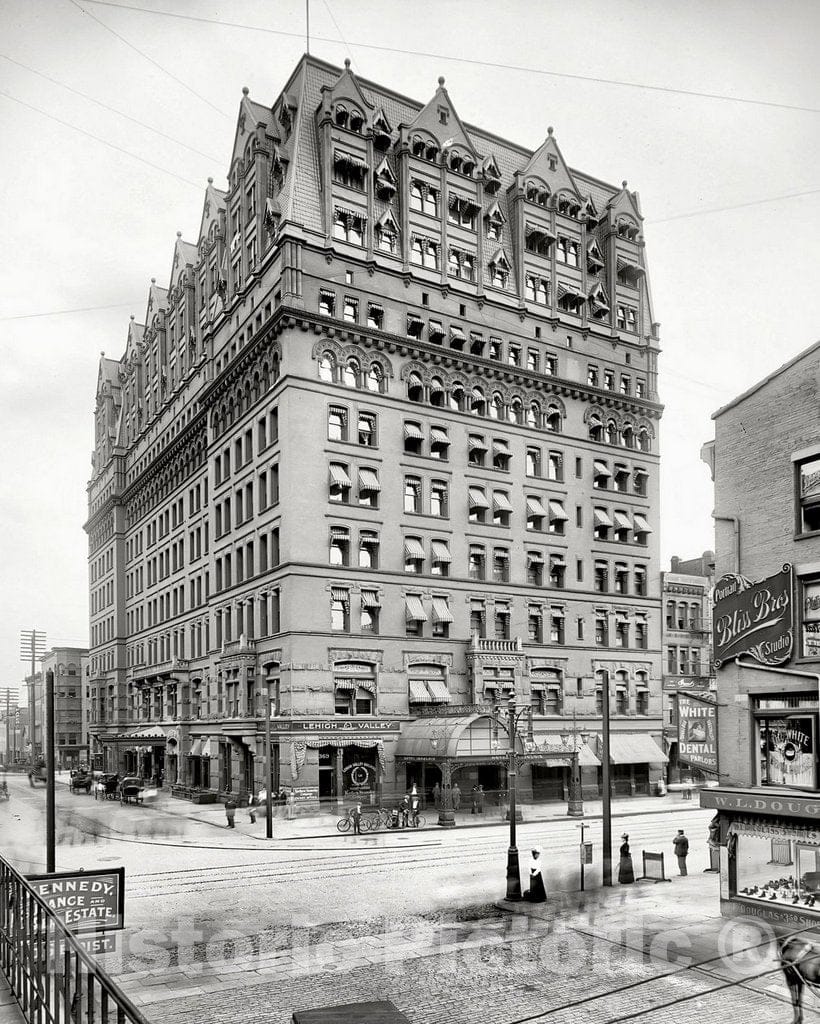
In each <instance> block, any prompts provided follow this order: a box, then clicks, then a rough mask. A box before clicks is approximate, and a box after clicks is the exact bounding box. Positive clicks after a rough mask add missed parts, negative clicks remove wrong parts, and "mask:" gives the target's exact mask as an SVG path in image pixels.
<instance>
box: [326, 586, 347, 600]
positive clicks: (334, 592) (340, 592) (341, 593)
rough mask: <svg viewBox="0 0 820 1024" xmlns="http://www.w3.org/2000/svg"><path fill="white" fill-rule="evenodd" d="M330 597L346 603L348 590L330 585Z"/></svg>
mask: <svg viewBox="0 0 820 1024" xmlns="http://www.w3.org/2000/svg"><path fill="white" fill-rule="evenodd" d="M330 598H331V600H332V601H342V602H343V603H344V604H347V602H348V601H349V600H350V591H348V590H345V589H344V587H331V588H330Z"/></svg>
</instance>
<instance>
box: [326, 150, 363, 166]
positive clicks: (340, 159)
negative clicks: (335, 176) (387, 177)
mask: <svg viewBox="0 0 820 1024" xmlns="http://www.w3.org/2000/svg"><path fill="white" fill-rule="evenodd" d="M333 163H334V164H336V166H337V167H345V166H346V167H356V168H358V169H359V170H360V171H366V170H367V164H366V163H365V161H364V160H362V159H361V158H360V157H358V156H354V155H353V154H352V153H347V152H345V150H343V149H337V150H335V151H334V153H333Z"/></svg>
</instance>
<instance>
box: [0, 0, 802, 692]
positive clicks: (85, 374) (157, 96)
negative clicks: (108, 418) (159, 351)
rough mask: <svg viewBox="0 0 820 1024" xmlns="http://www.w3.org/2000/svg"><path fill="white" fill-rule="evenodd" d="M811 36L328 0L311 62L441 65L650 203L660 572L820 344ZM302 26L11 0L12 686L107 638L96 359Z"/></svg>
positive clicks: (577, 4) (7, 112)
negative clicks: (722, 446) (50, 657)
mask: <svg viewBox="0 0 820 1024" xmlns="http://www.w3.org/2000/svg"><path fill="white" fill-rule="evenodd" d="M160 12H164V13H160ZM169 15H176V16H174V17H172V16H169ZM214 22H223V24H215V23H214ZM224 22H230V23H233V24H232V25H226V24H224ZM238 25H242V26H253V27H254V28H253V29H247V28H240V27H236V26H238ZM818 30H820V5H818V4H817V3H815V2H814V0H792V2H790V0H777V2H765V0H745V2H733V0H710V2H697V0H694V2H693V0H689V2H687V3H680V2H670V0H647V2H637V0H619V2H618V4H612V3H611V2H609V0H574V2H573V3H572V4H567V3H564V2H563V0H562V2H558V0H542V2H539V3H536V2H525V0H505V3H504V4H499V3H498V0H493V2H489V0H472V2H467V0H461V2H453V0H450V2H448V0H434V2H428V0H414V2H413V3H406V2H403V3H402V2H396V0H378V2H375V0H355V2H354V0H310V35H311V43H310V51H311V53H313V54H315V55H316V56H318V57H322V58H324V59H326V60H328V61H331V62H334V63H337V64H339V65H341V64H342V63H343V61H344V58H345V57H348V56H349V57H350V59H351V61H352V67H353V70H354V71H355V72H356V73H357V74H359V75H360V76H362V77H364V78H369V79H371V80H374V81H376V82H379V83H380V84H383V85H386V86H389V87H391V88H393V89H395V90H396V91H398V92H400V93H404V94H405V95H407V96H410V97H411V98H413V99H416V100H419V101H422V102H426V101H427V100H428V99H429V98H430V97H431V96H432V95H433V93H434V91H435V88H436V81H437V78H438V76H439V75H444V76H445V79H446V85H447V89H448V92H449V94H450V97H451V99H452V101H453V103H454V105H455V107H456V110H457V111H458V112H459V115H460V116H461V118H462V120H464V121H466V122H468V123H470V124H475V125H480V126H481V127H483V128H485V129H488V130H490V131H492V132H495V133H496V134H498V135H501V136H503V137H505V138H508V139H510V140H511V141H513V142H516V143H519V144H522V145H524V146H527V147H530V148H532V149H534V148H536V147H537V146H538V145H539V144H540V143H541V142H542V141H543V139H544V137H545V135H546V132H547V126H549V125H552V126H554V129H555V136H556V139H557V141H558V144H559V146H560V147H561V150H562V152H563V154H564V157H565V158H566V160H567V162H568V163H569V164H570V166H572V167H576V168H578V169H581V170H583V171H585V172H587V173H590V174H593V175H595V176H597V177H599V178H602V179H604V180H605V181H608V182H611V183H614V184H619V183H620V182H621V181H623V180H627V181H628V182H629V187H630V189H634V190H637V191H638V192H639V194H640V198H641V204H642V208H643V212H644V216H645V218H646V219H645V227H644V233H645V237H646V243H647V262H648V266H649V274H650V280H651V287H652V293H653V299H654V315H655V318H656V319H657V320H658V321H660V323H661V335H660V336H661V347H662V354H661V357H660V392H661V400H662V402H663V403H664V405H665V412H664V416H663V420H662V423H661V431H660V451H661V501H662V506H661V527H660V528H661V568H668V566H669V559H670V557H671V556H672V555H673V554H677V555H681V556H683V557H693V556H696V555H699V554H700V553H701V552H702V551H704V550H706V549H708V548H711V547H713V544H714V542H713V525H712V521H711V518H710V513H711V510H712V484H711V481H710V479H709V473H708V470H707V468H706V467H705V466H704V465H703V463H701V461H700V455H699V453H700V448H701V445H702V444H703V442H705V441H707V440H709V439H710V438H711V437H712V436H713V433H714V431H713V424H712V422H711V419H710V417H711V414H712V413H713V412H714V411H715V410H716V409H717V408H719V407H720V406H721V405H723V404H724V403H725V402H727V401H729V400H730V399H731V398H733V397H734V396H736V395H737V394H739V393H740V392H742V391H743V390H745V389H746V388H747V387H749V386H750V385H752V384H753V383H755V382H756V381H758V380H760V379H761V378H762V377H764V376H765V375H766V374H768V373H769V372H771V371H772V370H773V369H775V368H776V367H777V366H779V365H781V364H782V363H783V362H785V361H786V360H788V359H790V358H791V357H792V356H794V355H795V354H796V353H798V352H800V351H802V350H803V349H804V348H807V347H808V346H809V345H810V344H813V343H814V342H815V341H817V340H818V338H820V331H819V330H818V318H817V314H816V302H815V301H814V300H815V294H816V292H817V268H818V264H819V263H820V260H818V257H820V231H818V230H817V228H818V212H820V171H818V170H816V168H817V167H818V166H820V78H818V76H817V74H816V52H817V39H818V37H819V33H818ZM304 32H305V2H304V0H243V2H242V3H241V4H240V3H234V4H232V3H229V2H223V3H219V2H216V0H124V2H122V3H120V2H119V0H112V2H110V3H91V2H90V0H3V2H2V4H0V139H2V145H0V181H2V183H3V188H4V200H5V201H4V202H3V203H2V204H0V237H2V239H3V261H2V273H0V417H2V431H0V446H1V447H0V465H2V471H3V479H2V487H0V567H2V568H1V569H0V571H2V579H3V585H2V589H1V590H0V686H2V685H14V684H15V683H16V682H17V681H18V680H19V679H21V678H22V676H23V674H24V671H25V666H24V665H23V664H22V662H21V661H20V657H19V632H20V631H21V630H30V629H34V628H36V629H39V630H43V631H45V632H46V634H47V638H48V643H49V646H51V645H52V644H59V643H65V642H72V643H86V642H87V636H88V592H87V568H86V556H87V547H86V536H85V533H84V532H83V530H82V524H83V522H84V521H85V518H86V513H87V505H86V490H85V489H86V484H87V482H88V478H89V476H90V471H91V463H90V453H91V448H92V413H93V408H94V395H95V385H96V374H97V364H98V359H99V355H100V352H101V351H104V352H106V354H107V355H109V356H111V357H119V356H120V355H121V354H122V351H123V349H124V347H125V338H126V329H127V324H128V318H129V315H131V314H134V315H135V316H136V318H137V319H138V320H139V321H142V320H143V318H144V311H145V303H146V293H147V288H148V284H149V281H150V278H151V277H156V278H157V280H158V281H159V283H160V284H165V283H166V282H167V279H168V276H169V273H170V269H171V257H172V252H173V243H174V241H175V237H176V232H177V231H182V233H183V236H184V237H185V239H187V240H189V241H191V242H196V241H197V238H196V232H197V230H198V226H199V220H200V216H201V212H202V200H203V190H204V187H205V184H206V179H207V178H208V176H212V177H213V178H214V181H215V183H216V185H217V187H224V182H225V174H226V172H227V169H228V161H229V158H230V151H231V146H232V142H233V135H234V130H235V126H236V116H237V111H238V104H239V101H240V99H241V95H242V92H241V90H242V87H243V86H248V88H249V89H250V95H251V98H252V99H254V100H256V101H257V102H260V103H266V104H270V103H272V102H273V101H274V100H275V98H276V97H277V95H278V93H279V91H280V89H281V87H282V85H283V84H284V82H285V79H286V78H287V76H288V75H289V73H290V72H291V70H292V68H293V67H294V65H295V64H296V63H297V61H298V60H299V58H300V56H301V54H302V53H303V52H304V50H305V47H306V41H305V36H304ZM44 76H45V77H44ZM650 87H651V88H650ZM694 94H698V95H694ZM704 94H708V95H704ZM721 97H722V98H721ZM94 101H96V102H94ZM100 104H104V105H105V106H100ZM66 310H68V311H71V312H63V311H66Z"/></svg>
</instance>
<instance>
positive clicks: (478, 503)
mask: <svg viewBox="0 0 820 1024" xmlns="http://www.w3.org/2000/svg"><path fill="white" fill-rule="evenodd" d="M469 496H470V508H489V507H490V506H489V503H488V502H487V499H486V498H485V496H484V492H483V491H482V490H481V488H480V487H471V488H470V490H469Z"/></svg>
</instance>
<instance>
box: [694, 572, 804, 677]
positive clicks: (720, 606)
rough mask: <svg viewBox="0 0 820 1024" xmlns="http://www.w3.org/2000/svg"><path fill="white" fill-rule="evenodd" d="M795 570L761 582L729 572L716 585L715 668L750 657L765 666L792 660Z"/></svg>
mask: <svg viewBox="0 0 820 1024" xmlns="http://www.w3.org/2000/svg"><path fill="white" fill-rule="evenodd" d="M792 619H793V613H792V567H791V565H784V566H783V568H782V569H781V570H780V572H778V573H775V574H774V576H769V577H768V578H767V579H765V580H760V581H759V582H758V583H752V581H751V580H747V579H746V577H745V576H739V575H737V573H728V574H727V575H726V576H721V578H720V579H719V580H718V582H717V583H716V584H715V590H714V612H713V617H712V622H713V625H712V650H713V653H714V659H715V668H720V667H721V665H722V664H723V663H724V662H726V661H727V660H728V659H729V658H736V657H737V656H738V655H740V654H749V655H751V657H753V658H754V659H755V660H756V661H759V662H760V663H761V664H762V665H782V664H783V663H784V662H787V661H789V660H790V658H791V656H792V646H793V643H794V629H793V621H792Z"/></svg>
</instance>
